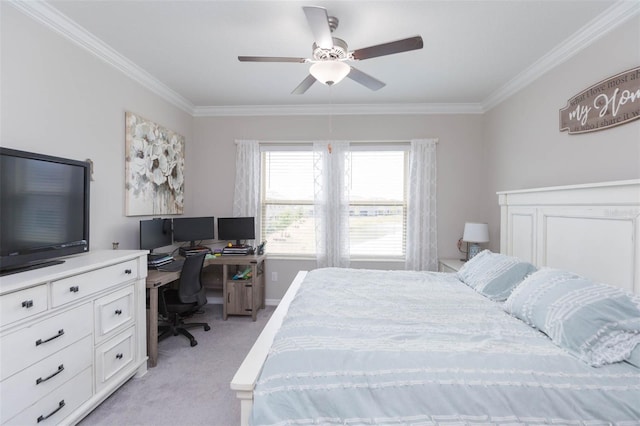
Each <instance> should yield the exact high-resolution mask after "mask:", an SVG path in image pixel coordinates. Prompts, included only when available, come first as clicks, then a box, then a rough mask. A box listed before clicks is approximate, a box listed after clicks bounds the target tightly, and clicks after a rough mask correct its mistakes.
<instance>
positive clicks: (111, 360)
mask: <svg viewBox="0 0 640 426" xmlns="http://www.w3.org/2000/svg"><path fill="white" fill-rule="evenodd" d="M134 351H135V333H134V327H131V328H129V329H128V330H125V331H123V332H122V333H120V334H119V335H118V336H116V337H114V338H113V339H111V340H109V341H107V342H105V343H104V344H102V345H101V346H99V347H98V348H96V357H95V359H96V392H99V391H100V389H102V388H103V387H104V386H105V385H107V384H108V383H109V380H110V379H111V378H113V377H116V376H117V374H118V373H119V372H121V371H123V370H124V369H125V368H126V367H127V366H129V365H131V364H132V362H133V359H134V356H135V353H134Z"/></svg>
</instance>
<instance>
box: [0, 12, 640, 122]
mask: <svg viewBox="0 0 640 426" xmlns="http://www.w3.org/2000/svg"><path fill="white" fill-rule="evenodd" d="M0 1H1V0H0ZM9 3H10V4H11V5H13V6H14V7H15V8H17V9H18V10H20V11H21V12H23V13H25V14H26V15H28V16H30V17H31V18H33V19H34V20H36V21H39V22H40V23H42V24H44V25H45V26H47V27H49V28H51V29H52V30H54V31H56V32H57V33H59V34H61V35H62V36H64V37H66V38H67V39H69V40H71V41H72V42H74V43H75V44H77V45H78V46H80V47H82V48H84V49H85V50H87V51H88V52H90V53H92V54H93V55H95V56H96V57H98V58H99V59H101V60H103V61H104V62H106V63H107V64H109V65H111V66H113V67H114V68H116V69H117V70H118V71H120V72H122V73H123V74H125V75H126V76H128V77H129V78H131V79H132V80H134V81H136V82H138V83H139V84H141V85H142V86H143V87H146V88H147V89H149V90H150V91H152V92H153V93H155V94H156V95H158V96H160V97H161V98H163V99H165V100H166V101H168V102H170V103H171V104H173V105H175V106H176V107H178V108H180V109H181V110H183V111H185V112H187V113H188V114H190V115H191V116H193V117H216V116H220V117H224V116H275V115H329V114H332V115H365V114H367V115H383V114H385V115H414V114H418V115H419V114H483V113H485V112H487V111H489V110H490V109H492V108H493V107H495V106H497V105H498V104H500V103H501V102H503V101H504V100H506V99H507V98H509V97H511V96H512V95H514V94H515V93H517V92H518V91H520V90H522V89H523V88H525V87H526V86H528V85H529V84H530V83H532V82H533V81H535V80H536V79H538V78H539V77H541V76H542V75H543V74H545V73H546V72H548V71H549V70H551V69H553V68H554V67H556V66H558V65H559V64H561V63H562V62H564V61H566V60H567V59H569V58H570V57H572V56H573V55H575V54H577V53H578V52H579V51H581V50H582V49H584V48H586V47H587V46H589V45H590V44H591V43H593V42H594V41H596V40H597V39H599V38H600V37H602V36H603V35H605V34H607V33H608V32H609V31H611V30H613V29H615V28H616V27H618V26H619V25H621V24H622V23H624V22H626V21H627V20H628V19H631V18H632V17H633V16H635V15H636V14H638V13H640V2H639V1H635V0H619V1H618V2H616V3H615V4H614V5H612V6H611V7H609V8H608V9H607V10H606V11H604V12H603V13H602V14H600V15H599V16H597V17H596V18H594V19H593V20H592V21H591V22H589V23H587V24H586V25H585V26H584V27H582V28H581V29H580V30H579V31H578V32H576V33H575V34H573V35H572V36H571V37H569V38H568V39H567V40H565V41H564V42H563V43H561V44H560V45H558V46H556V47H555V48H554V49H552V50H551V51H550V52H549V53H547V54H546V55H544V56H543V57H541V58H540V59H538V60H537V61H536V62H534V63H533V64H532V65H531V66H530V67H529V68H527V69H525V70H524V71H523V72H521V73H520V74H518V75H517V76H516V77H514V78H513V79H511V80H510V81H509V82H507V83H506V84H505V85H503V86H502V87H500V88H499V89H498V90H496V91H495V92H494V93H492V94H491V95H489V96H488V97H487V98H486V99H484V100H483V101H482V102H481V103H461V104H455V103H431V104H427V103H416V104H346V105H345V104H343V105H255V106H254V105H238V106H235V105H230V106H195V105H193V103H191V102H190V101H189V100H187V99H186V98H185V97H183V96H181V95H180V94H178V93H177V92H175V91H174V90H172V89H170V88H169V87H168V86H167V85H165V84H164V83H162V82H161V81H160V80H158V79H157V78H155V77H154V76H152V75H151V74H149V73H148V72H146V71H145V70H143V69H142V68H140V67H139V66H138V65H136V64H135V63H133V62H132V61H130V60H129V59H127V58H126V57H124V56H123V55H121V54H120V53H118V52H116V51H115V50H114V49H113V48H111V47H110V46H108V45H107V44H106V43H104V42H103V41H102V40H100V39H99V38H97V37H96V36H94V35H93V34H91V33H89V32H88V31H87V30H85V29H84V28H83V27H81V26H80V25H78V24H77V23H75V22H74V21H72V20H71V19H69V18H68V17H67V16H65V15H64V14H62V13H60V12H59V11H58V10H57V9H56V8H54V7H53V6H51V5H50V4H48V3H47V2H46V1H28V0H10V1H9Z"/></svg>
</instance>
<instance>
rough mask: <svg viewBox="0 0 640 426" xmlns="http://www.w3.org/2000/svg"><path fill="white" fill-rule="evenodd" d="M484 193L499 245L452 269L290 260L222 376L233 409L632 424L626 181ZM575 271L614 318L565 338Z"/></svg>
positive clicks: (639, 304)
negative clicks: (234, 366) (489, 270)
mask: <svg viewBox="0 0 640 426" xmlns="http://www.w3.org/2000/svg"><path fill="white" fill-rule="evenodd" d="M498 196H499V201H500V206H501V252H502V253H501V254H491V253H483V254H482V256H481V255H478V256H480V257H478V259H476V260H475V263H473V264H472V262H469V264H468V265H467V268H466V270H465V268H463V270H461V271H460V273H459V274H445V273H435V272H410V271H371V270H354V269H338V268H325V269H320V270H314V271H311V272H308V273H307V272H304V271H303V272H300V273H299V274H298V276H297V277H296V279H295V280H294V282H293V283H292V285H291V286H290V289H289V291H288V292H287V294H286V295H285V297H284V298H283V300H282V301H281V303H280V305H279V306H278V308H277V309H276V311H275V312H274V314H273V316H272V318H271V320H270V321H269V323H268V324H267V326H266V327H265V329H264V331H263V332H262V334H261V335H260V337H259V339H258V340H257V341H256V343H255V345H254V347H253V348H252V350H251V351H250V353H249V354H248V355H247V358H246V359H245V361H244V362H243V364H242V366H241V367H240V369H239V370H238V371H237V373H236V375H235V377H234V378H233V380H232V383H231V388H232V389H233V390H235V391H236V393H237V396H238V398H240V400H241V416H242V423H243V424H249V423H252V424H620V425H626V424H640V362H639V363H638V365H634V364H632V362H634V360H635V359H636V357H634V356H633V355H634V354H636V353H638V355H640V345H638V346H637V347H638V350H635V349H634V348H635V347H636V344H637V343H640V334H639V333H636V334H634V330H636V329H637V327H638V321H640V316H638V315H636V314H635V312H637V309H640V299H639V298H638V296H637V295H638V294H640V261H639V259H640V248H639V241H640V219H639V218H640V181H638V180H635V181H624V182H610V183H601V184H595V185H579V186H569V187H554V188H543V189H536V190H526V191H509V192H501V193H499V194H498ZM514 259H517V262H516V261H515V260H514ZM498 261H499V262H503V263H501V265H508V267H507V266H505V268H506V269H504V268H503V270H505V271H506V270H508V272H509V273H508V274H507V275H510V277H509V280H504V279H503V278H504V276H506V275H505V274H504V273H502V274H500V275H499V276H498V275H495V274H494V275H491V277H490V279H484V278H486V276H487V274H486V268H485V266H483V262H489V263H490V262H498ZM504 262H506V263H504ZM474 268H475V269H474ZM483 268H485V269H483ZM494 270H495V268H494ZM516 270H517V273H516V272H515V271H516ZM513 274H516V275H518V274H519V275H520V276H521V278H520V279H515V280H514V279H512V278H513V277H511V275H513ZM461 279H462V281H465V282H462V281H461ZM483 279H484V281H483ZM474 280H475V281H474ZM507 281H509V282H512V281H517V283H516V284H513V285H512V288H505V287H504V283H506V282H507ZM549 282H554V283H555V282H562V283H565V282H566V283H567V284H566V285H564V286H560V285H555V284H554V285H553V286H551V285H549V284H548V283H549ZM600 282H606V283H608V284H610V285H606V286H603V285H602V284H600ZM585 283H586V284H585ZM509 285H511V284H509ZM574 285H586V286H588V288H589V289H590V291H589V292H586V293H587V294H589V296H588V297H590V298H591V299H592V301H593V300H595V301H596V302H597V303H603V304H607V303H609V302H611V303H614V305H613V306H614V308H615V309H613V310H612V312H613V313H612V315H614V316H615V315H618V314H620V312H622V313H624V312H627V314H628V313H629V312H630V317H629V315H627V317H622V318H620V319H619V320H616V321H617V322H616V324H622V325H623V327H622V329H623V331H624V333H623V332H620V330H617V331H616V333H618V334H615V333H611V336H613V337H611V338H610V339H609V340H606V339H603V340H602V341H603V342H604V344H601V343H602V342H600V341H598V342H593V341H589V342H588V344H586V343H585V342H584V341H577V340H579V338H580V337H581V336H582V335H583V334H581V333H582V331H583V329H584V328H585V327H584V324H586V323H588V322H589V321H591V320H590V317H587V318H586V319H585V318H584V315H586V314H588V313H589V311H588V310H584V309H583V310H581V309H579V308H577V307H576V306H577V304H576V303H574V301H575V297H573V296H571V297H568V296H567V295H568V294H569V295H572V294H573V293H571V292H569V293H566V294H561V293H562V292H560V294H555V293H554V292H557V291H559V290H558V289H565V288H569V290H571V286H574ZM507 287H508V286H507ZM562 291H564V290H562ZM572 291H573V290H572ZM583 293H585V292H582V293H580V294H583ZM632 293H635V295H633V294H632ZM563 297H565V298H566V300H567V301H566V302H565V301H563V300H564V299H562V298H563ZM567 297H568V298H567ZM545 298H546V299H545ZM505 299H506V301H505ZM545 300H546V301H545ZM548 300H553V301H554V302H553V303H548ZM558 301H559V302H558ZM621 301H623V302H624V303H623V302H621ZM556 302H558V303H556ZM545 303H546V304H545ZM616 303H618V305H616ZM619 303H622V305H619ZM625 303H626V305H625ZM587 305H589V304H588V303H587ZM549 306H551V308H549ZM585 306H586V305H585ZM589 306H590V305H589ZM603 306H604V305H603ZM606 306H609V305H606ZM619 306H622V308H620V309H618V307H619ZM609 307H610V306H609ZM544 309H547V311H545V312H546V314H547V316H546V317H544V316H540V315H539V314H540V312H542V311H544ZM625 309H626V311H625ZM634 309H635V310H634ZM507 311H508V312H507ZM550 311H552V312H551V313H549V312H550ZM585 312H586V314H585ZM620 315H622V314H620ZM625 327H626V328H625ZM543 331H544V333H543ZM625 333H626V334H625ZM600 334H602V335H603V336H605V337H607V338H609V335H608V334H607V333H600ZM623 335H624V336H626V337H624V338H625V339H627V340H625V342H627V343H625V344H626V347H625V348H623V349H622V350H620V349H619V347H620V345H619V344H618V342H619V341H620V336H623ZM592 340H593V339H592ZM612 342H613V344H612ZM616 345H617V346H616ZM611 348H617V349H616V350H613V351H612V350H611ZM627 358H628V359H627Z"/></svg>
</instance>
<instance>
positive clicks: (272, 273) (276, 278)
mask: <svg viewBox="0 0 640 426" xmlns="http://www.w3.org/2000/svg"><path fill="white" fill-rule="evenodd" d="M271 281H274V282H275V281H278V273H277V272H275V271H273V272H271Z"/></svg>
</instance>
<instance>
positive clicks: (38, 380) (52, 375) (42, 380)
mask: <svg viewBox="0 0 640 426" xmlns="http://www.w3.org/2000/svg"><path fill="white" fill-rule="evenodd" d="M63 371H64V364H60V365H59V366H58V369H57V370H56V371H55V373H52V374H51V375H50V376H49V377H45V378H44V379H43V378H42V377H40V378H38V379H37V380H36V385H39V384H40V383H42V382H46V381H47V380H49V379H51V378H53V377H55V376H57V375H58V374H60V373H62V372H63Z"/></svg>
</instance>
